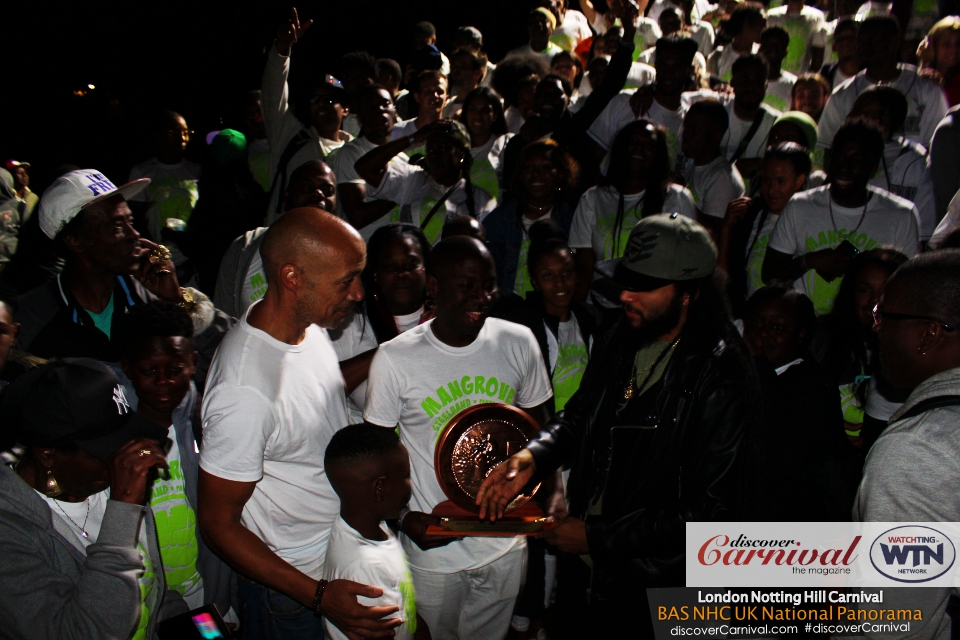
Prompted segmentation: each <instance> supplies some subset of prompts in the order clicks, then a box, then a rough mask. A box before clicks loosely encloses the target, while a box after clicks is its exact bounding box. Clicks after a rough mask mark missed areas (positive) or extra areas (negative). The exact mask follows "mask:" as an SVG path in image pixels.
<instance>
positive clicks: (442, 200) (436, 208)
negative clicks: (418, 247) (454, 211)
mask: <svg viewBox="0 0 960 640" xmlns="http://www.w3.org/2000/svg"><path fill="white" fill-rule="evenodd" d="M459 186H460V183H459V182H458V183H457V184H455V185H453V186H452V187H450V188H449V189H447V192H446V193H445V194H443V197H442V198H440V199H439V200H437V204H435V205H433V208H432V209H430V213H428V214H427V217H426V218H424V219H423V220H422V221H421V222H420V230H421V231H423V230H424V229H426V228H427V225H428V224H430V221H431V220H433V216H435V215H437V211H439V210H440V207H442V206H443V204H444V203H445V202H446V201H447V200H448V199H449V198H450V196H452V195H453V192H454V191H456V190H457V187H459Z"/></svg>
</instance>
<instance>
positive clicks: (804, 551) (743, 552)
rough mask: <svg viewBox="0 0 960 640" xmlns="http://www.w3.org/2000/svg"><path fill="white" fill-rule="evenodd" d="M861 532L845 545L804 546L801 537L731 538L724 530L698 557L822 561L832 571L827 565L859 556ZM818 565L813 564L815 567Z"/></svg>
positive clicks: (707, 561)
mask: <svg viewBox="0 0 960 640" xmlns="http://www.w3.org/2000/svg"><path fill="white" fill-rule="evenodd" d="M860 539H861V536H855V537H854V538H853V539H852V540H851V541H850V544H849V546H847V547H846V549H843V548H840V549H817V548H809V547H808V548H803V545H802V544H801V543H800V541H798V540H793V539H787V540H775V539H767V540H751V539H750V538H748V537H747V536H745V535H743V534H740V535H739V536H738V537H736V538H733V539H731V538H730V536H726V535H723V534H720V535H716V536H713V537H711V538H709V539H708V540H707V541H706V542H704V543H703V545H702V546H701V547H700V551H699V553H698V554H697V560H698V561H699V563H700V564H701V565H703V566H711V565H716V564H720V565H727V566H730V565H733V566H744V565H770V564H772V565H778V566H783V565H786V566H801V567H808V566H810V565H820V567H822V568H820V571H818V572H819V573H832V572H831V571H829V569H828V568H832V567H838V566H840V567H846V566H849V565H850V564H852V563H853V561H854V560H856V559H857V554H856V549H857V545H858V544H859V543H860ZM817 568H819V567H816V566H815V567H812V568H811V571H816V570H817Z"/></svg>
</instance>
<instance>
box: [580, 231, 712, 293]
mask: <svg viewBox="0 0 960 640" xmlns="http://www.w3.org/2000/svg"><path fill="white" fill-rule="evenodd" d="M716 268H717V247H716V245H715V244H714V243H713V240H712V239H711V238H710V234H709V233H708V232H707V230H706V229H704V228H703V226H701V225H700V224H699V223H698V222H696V221H695V220H691V219H690V218H686V217H684V216H681V215H679V214H676V213H660V214H657V215H655V216H648V217H646V218H644V219H643V220H641V221H640V222H638V223H637V225H636V226H635V227H634V228H633V229H631V230H630V237H629V239H628V240H627V246H626V248H625V249H624V251H623V257H622V258H617V259H615V260H603V261H601V262H598V263H597V264H596V266H595V267H594V269H595V270H596V271H597V273H599V274H600V275H602V276H606V277H607V278H609V279H610V280H612V281H613V283H614V284H615V285H617V286H618V287H620V288H621V289H626V290H627V291H653V290H654V289H659V288H660V287H665V286H667V285H668V284H672V283H674V282H680V281H683V280H699V279H700V278H705V277H707V276H709V275H710V274H712V273H713V272H714V270H716Z"/></svg>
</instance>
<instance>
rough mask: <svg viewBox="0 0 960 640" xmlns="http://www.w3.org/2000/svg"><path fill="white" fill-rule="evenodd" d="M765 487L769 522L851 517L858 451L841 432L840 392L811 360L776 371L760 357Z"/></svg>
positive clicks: (765, 511) (765, 512) (765, 515)
mask: <svg viewBox="0 0 960 640" xmlns="http://www.w3.org/2000/svg"><path fill="white" fill-rule="evenodd" d="M757 372H758V373H759V377H760V384H761V387H762V389H763V408H764V411H763V414H764V420H763V435H764V438H763V440H764V445H763V447H764V448H763V467H762V473H763V482H762V487H763V492H764V499H763V500H761V505H762V507H763V511H762V512H761V517H762V518H763V519H764V520H768V521H772V522H845V521H849V520H850V514H851V509H852V508H853V501H854V498H855V496H856V493H857V485H858V484H859V483H860V468H859V462H858V457H857V452H856V450H854V448H853V445H852V444H850V441H849V440H848V439H847V437H846V435H844V433H843V412H842V410H841V409H840V392H839V390H838V388H837V385H836V384H834V383H833V382H832V380H831V378H830V376H829V375H828V374H827V372H826V371H825V370H824V369H823V368H822V367H820V366H819V365H817V364H815V363H814V362H813V361H812V360H804V361H803V362H801V363H799V364H795V365H793V366H792V367H790V368H789V369H787V370H786V371H784V372H783V373H782V374H780V375H779V376H778V375H777V374H776V371H775V370H774V369H773V367H772V366H770V364H769V363H767V361H766V360H764V359H762V358H758V359H757Z"/></svg>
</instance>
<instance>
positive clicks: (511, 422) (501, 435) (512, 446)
mask: <svg viewBox="0 0 960 640" xmlns="http://www.w3.org/2000/svg"><path fill="white" fill-rule="evenodd" d="M539 430H540V427H539V426H538V425H537V423H536V422H535V421H534V420H533V418H531V417H530V416H529V415H528V414H527V413H526V412H524V411H523V410H521V409H517V408H516V407H511V406H509V405H505V404H479V405H474V406H472V407H468V408H466V409H464V410H463V411H461V412H460V413H458V414H457V415H456V416H454V417H453V419H452V420H450V422H449V423H448V424H447V427H446V428H445V429H444V430H443V433H441V434H440V438H439V440H438V441H437V448H436V450H435V452H434V458H433V464H434V469H435V470H436V474H437V481H438V482H439V483H440V487H441V488H442V489H443V492H444V493H445V494H446V496H447V497H448V498H449V500H448V501H446V502H441V503H440V504H438V505H437V506H436V508H435V509H434V510H433V513H434V515H438V516H440V517H441V518H442V519H443V525H442V526H430V527H428V529H427V533H428V534H430V535H447V536H518V535H535V534H536V533H538V532H540V531H542V530H543V529H544V528H545V527H546V526H549V525H550V524H551V523H552V520H551V519H550V518H547V517H545V516H544V514H543V511H542V510H541V509H540V508H539V507H538V506H537V505H536V504H534V503H532V502H530V499H531V498H532V497H533V495H534V493H536V491H537V489H539V488H540V485H537V486H536V487H534V489H533V490H532V491H531V492H530V493H525V494H520V495H519V496H517V497H516V498H515V499H514V500H513V502H511V503H510V504H509V505H508V506H507V509H506V513H505V514H504V517H503V519H501V520H498V521H497V522H495V523H490V522H488V521H481V520H480V519H479V517H478V515H477V514H478V512H479V507H477V505H476V499H477V493H478V492H479V490H480V485H481V484H482V483H483V481H484V479H485V478H486V477H487V476H488V475H489V474H490V472H491V471H493V469H494V468H495V467H496V466H497V465H498V464H500V463H501V462H503V461H504V460H506V459H507V458H509V457H510V456H512V455H513V454H515V453H516V452H518V451H519V450H520V449H522V448H523V445H525V444H526V443H527V441H528V440H530V438H532V437H533V436H535V435H536V434H537V432H538V431H539Z"/></svg>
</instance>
